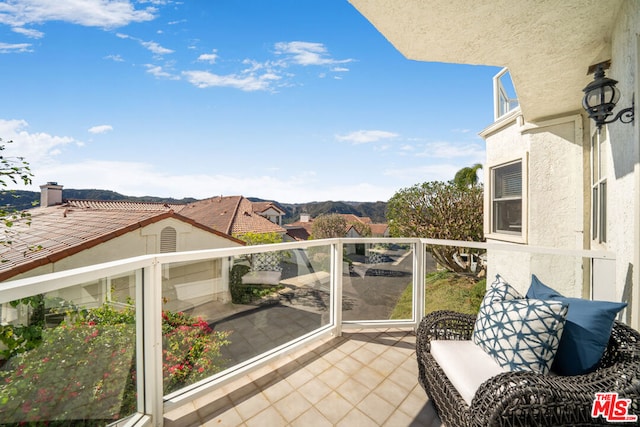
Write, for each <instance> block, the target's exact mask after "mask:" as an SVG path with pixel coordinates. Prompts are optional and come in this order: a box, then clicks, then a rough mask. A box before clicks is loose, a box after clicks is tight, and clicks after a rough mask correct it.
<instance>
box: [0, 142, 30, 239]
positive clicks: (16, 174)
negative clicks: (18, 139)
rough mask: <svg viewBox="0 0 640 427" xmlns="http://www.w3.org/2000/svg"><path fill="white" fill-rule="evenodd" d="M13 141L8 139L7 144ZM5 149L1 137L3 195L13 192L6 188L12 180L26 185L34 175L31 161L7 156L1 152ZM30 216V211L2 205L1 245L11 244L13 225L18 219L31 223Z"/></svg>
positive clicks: (0, 172)
mask: <svg viewBox="0 0 640 427" xmlns="http://www.w3.org/2000/svg"><path fill="white" fill-rule="evenodd" d="M12 142H13V141H7V144H11V143H12ZM4 150H5V145H4V144H2V138H0V187H1V188H0V193H2V194H3V195H4V194H7V193H13V191H11V190H6V188H7V186H8V185H9V183H10V182H13V183H14V184H18V182H20V181H21V182H22V183H23V184H24V185H29V184H31V177H32V176H33V174H32V173H31V169H30V168H29V163H28V162H27V161H25V160H24V158H23V157H6V156H4V155H2V153H1V152H2V151H4ZM30 218H31V216H30V215H29V213H28V212H25V211H18V210H16V209H15V208H12V207H10V206H0V223H2V224H4V230H3V232H4V235H3V236H1V237H0V245H4V246H6V245H10V244H11V242H12V236H13V235H14V233H13V232H12V230H11V227H12V226H13V224H14V223H15V222H16V221H18V220H26V221H27V223H29V222H30V221H29V219H30Z"/></svg>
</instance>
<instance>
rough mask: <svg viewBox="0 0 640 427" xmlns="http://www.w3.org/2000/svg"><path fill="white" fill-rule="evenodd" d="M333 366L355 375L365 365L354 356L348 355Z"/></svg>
mask: <svg viewBox="0 0 640 427" xmlns="http://www.w3.org/2000/svg"><path fill="white" fill-rule="evenodd" d="M333 366H335V367H336V368H338V369H340V370H341V371H343V372H345V373H346V374H347V375H353V374H355V373H356V372H358V371H359V370H360V369H362V367H363V366H364V365H363V364H362V363H360V362H358V361H357V360H356V359H354V358H353V357H351V356H347V357H345V358H343V359H342V360H340V361H339V362H337V363H336V364H335V365H333Z"/></svg>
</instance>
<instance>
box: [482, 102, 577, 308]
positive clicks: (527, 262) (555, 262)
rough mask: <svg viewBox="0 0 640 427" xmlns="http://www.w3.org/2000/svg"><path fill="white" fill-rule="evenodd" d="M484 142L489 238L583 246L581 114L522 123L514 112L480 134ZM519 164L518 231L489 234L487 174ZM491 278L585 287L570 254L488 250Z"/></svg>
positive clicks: (567, 290)
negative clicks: (520, 173) (520, 195)
mask: <svg viewBox="0 0 640 427" xmlns="http://www.w3.org/2000/svg"><path fill="white" fill-rule="evenodd" d="M482 135H483V136H484V137H485V139H486V142H487V164H486V167H485V174H486V177H485V182H487V183H489V186H488V188H487V189H486V190H487V191H485V212H487V213H489V214H488V215H485V235H486V237H487V241H490V242H491V241H496V242H511V243H525V244H529V245H533V246H546V247H555V248H563V249H582V248H583V244H584V227H585V217H584V200H583V194H582V192H581V190H580V189H581V188H582V187H583V185H584V162H583V153H582V151H583V140H582V117H581V116H580V115H575V114H573V115H569V116H567V117H561V118H556V119H552V120H547V121H545V122H540V123H537V124H535V125H534V124H530V123H525V122H524V120H523V118H522V116H521V115H520V114H517V113H516V114H513V115H511V116H510V117H509V118H507V119H506V121H505V122H503V123H500V125H499V126H497V127H495V126H494V127H493V128H491V129H489V130H487V131H485V132H483V133H482ZM518 160H519V161H521V162H522V180H523V183H522V212H523V219H522V224H523V226H522V233H521V235H518V236H515V235H510V234H500V233H493V232H492V223H491V212H492V211H491V197H492V188H491V183H492V179H491V173H492V169H493V168H494V167H496V166H500V165H504V164H506V163H510V162H513V161H518ZM487 260H488V274H489V277H493V276H495V274H498V273H499V274H500V275H501V276H503V277H504V278H505V279H506V280H507V281H509V282H510V283H512V284H513V285H514V286H515V287H516V288H518V290H519V291H521V292H526V290H527V288H528V287H529V284H530V282H531V275H532V274H535V275H536V276H538V277H539V278H540V279H541V280H542V281H547V283H550V284H553V287H555V288H556V289H558V290H559V291H560V292H562V293H564V294H566V295H570V296H581V295H582V290H583V288H584V286H585V276H584V274H583V269H582V263H581V260H576V259H574V258H573V257H558V256H549V255H532V254H526V253H514V252H505V251H489V253H488V258H487Z"/></svg>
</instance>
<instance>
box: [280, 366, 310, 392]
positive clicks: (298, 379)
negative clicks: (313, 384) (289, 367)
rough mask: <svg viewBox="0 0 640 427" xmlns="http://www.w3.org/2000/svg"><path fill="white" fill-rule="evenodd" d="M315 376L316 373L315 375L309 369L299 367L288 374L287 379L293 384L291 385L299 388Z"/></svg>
mask: <svg viewBox="0 0 640 427" xmlns="http://www.w3.org/2000/svg"><path fill="white" fill-rule="evenodd" d="M314 378H315V375H313V374H312V373H311V372H309V371H308V370H306V369H299V370H297V371H295V372H292V373H291V374H290V375H287V376H286V377H285V380H286V381H287V382H288V383H289V384H291V387H293V388H295V389H298V388H300V387H302V386H303V385H305V384H306V383H307V382H309V381H310V380H312V379H314Z"/></svg>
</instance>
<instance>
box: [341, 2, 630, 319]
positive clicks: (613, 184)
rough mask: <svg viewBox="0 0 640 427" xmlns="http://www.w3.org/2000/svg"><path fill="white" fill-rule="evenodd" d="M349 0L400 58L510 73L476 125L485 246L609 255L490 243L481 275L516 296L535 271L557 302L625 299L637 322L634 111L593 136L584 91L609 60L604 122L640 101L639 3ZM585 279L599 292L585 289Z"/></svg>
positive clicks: (501, 78) (500, 78)
mask: <svg viewBox="0 0 640 427" xmlns="http://www.w3.org/2000/svg"><path fill="white" fill-rule="evenodd" d="M350 2H351V3H352V4H353V5H354V6H355V7H356V8H357V9H358V10H359V11H360V12H361V13H362V14H363V15H364V16H365V17H366V18H367V19H369V20H370V21H371V22H372V23H373V24H374V25H375V26H376V27H377V28H378V30H379V31H380V32H382V34H383V35H384V36H385V37H387V38H388V39H389V40H390V42H391V43H393V45H394V46H395V47H396V48H397V49H398V50H399V51H400V52H402V53H403V54H404V55H405V56H406V57H407V58H410V59H413V60H420V61H434V62H449V63H462V64H487V65H494V66H496V65H497V66H501V67H506V69H508V74H509V75H510V77H511V79H512V81H513V87H514V88H515V92H516V93H517V99H516V96H515V94H514V93H512V92H511V91H510V90H509V84H508V83H509V82H508V81H507V80H506V78H507V77H508V76H507V75H506V71H505V72H504V73H503V72H501V73H499V74H498V75H497V76H496V78H495V79H494V104H495V105H494V111H495V114H494V118H495V121H494V123H493V124H491V125H490V126H489V127H487V128H486V129H485V130H483V131H482V132H481V136H482V137H483V138H484V139H485V140H486V149H487V160H486V164H485V166H484V171H485V179H484V182H485V234H486V238H487V241H488V242H509V243H513V244H519V245H535V246H547V247H554V248H562V249H580V250H582V249H592V250H606V251H610V252H612V253H613V254H615V266H613V262H606V261H598V262H597V263H593V264H592V263H589V262H584V263H583V265H580V264H578V265H577V266H576V262H575V259H572V260H567V259H565V258H563V257H561V256H549V255H548V256H546V258H543V257H539V256H533V255H531V256H529V255H527V256H525V255H520V256H518V255H517V254H515V253H504V252H503V253H502V255H500V254H498V253H496V252H493V253H492V252H491V251H490V252H489V257H488V268H489V274H490V275H491V274H495V273H497V272H500V273H501V274H504V275H507V276H509V277H510V278H512V279H514V281H516V282H519V283H521V285H520V288H521V290H522V288H524V290H526V288H527V287H528V283H529V281H530V275H531V273H534V274H537V275H539V276H543V277H541V279H543V281H546V282H547V283H549V284H551V286H552V287H554V288H557V289H558V290H559V291H561V292H562V293H564V294H566V295H568V296H574V297H580V296H582V297H586V298H594V299H607V300H614V301H625V302H627V303H628V304H629V305H628V307H627V309H626V312H625V313H624V319H625V321H626V322H627V323H629V324H631V325H632V326H633V327H635V328H636V329H638V328H639V327H640V123H639V118H638V117H637V114H636V117H635V120H634V122H633V123H622V122H620V121H617V122H615V123H611V124H608V125H605V126H604V127H603V128H602V131H601V132H598V130H597V129H596V126H595V125H594V121H593V120H591V119H590V118H589V117H588V116H587V114H586V113H585V110H584V108H583V106H582V99H583V96H584V93H583V88H585V86H587V84H589V83H590V82H592V81H593V79H594V76H593V72H594V66H595V65H596V64H599V63H603V62H607V61H608V62H609V65H608V69H606V75H607V77H609V78H611V79H615V80H617V81H618V84H617V88H618V89H619V91H620V100H619V102H618V104H617V106H616V107H615V109H614V110H613V113H614V116H615V114H616V113H617V112H618V111H620V110H622V109H625V108H627V107H631V106H632V104H633V102H634V98H636V99H637V98H638V96H639V95H640V35H639V33H640V2H638V1H636V0H609V1H596V0H591V1H587V0H564V1H556V0H542V1H536V2H507V1H495V0H477V1H475V2H474V3H473V7H472V8H467V2H466V1H462V0H453V1H452V0H446V1H445V0H432V1H425V2H421V1H407V2H402V3H401V4H400V3H398V2H396V1H394V0H350ZM478 11H482V13H479V12H478ZM480 15H481V16H482V17H483V18H482V19H478V16H480ZM456 29H458V30H456ZM463 102H464V100H463ZM614 116H611V117H610V118H613V117H614ZM569 258H571V257H569ZM594 275H595V276H600V277H601V278H602V277H604V278H608V286H604V287H599V288H594V287H593V285H592V278H593V277H594ZM599 283H602V280H600V281H599Z"/></svg>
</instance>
